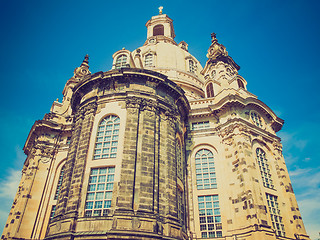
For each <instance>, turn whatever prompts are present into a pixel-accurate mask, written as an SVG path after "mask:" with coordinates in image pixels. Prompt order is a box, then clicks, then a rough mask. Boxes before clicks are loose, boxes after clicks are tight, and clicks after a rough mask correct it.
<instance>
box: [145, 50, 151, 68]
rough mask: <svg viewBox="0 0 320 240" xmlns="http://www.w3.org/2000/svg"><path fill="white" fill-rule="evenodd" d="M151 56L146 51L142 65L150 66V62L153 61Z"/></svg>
mask: <svg viewBox="0 0 320 240" xmlns="http://www.w3.org/2000/svg"><path fill="white" fill-rule="evenodd" d="M152 60H153V56H152V54H151V53H148V54H147V55H146V56H145V57H144V66H145V67H152V63H153V61H152Z"/></svg>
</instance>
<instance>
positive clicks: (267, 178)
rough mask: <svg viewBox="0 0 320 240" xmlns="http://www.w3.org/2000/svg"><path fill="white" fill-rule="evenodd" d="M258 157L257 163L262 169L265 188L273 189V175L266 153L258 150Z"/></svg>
mask: <svg viewBox="0 0 320 240" xmlns="http://www.w3.org/2000/svg"><path fill="white" fill-rule="evenodd" d="M256 156H257V161H258V165H259V168H260V173H261V177H262V182H263V186H265V187H267V188H273V187H274V186H273V182H272V179H271V173H270V168H269V164H268V160H267V158H266V153H265V152H264V151H263V150H262V149H261V148H257V150H256Z"/></svg>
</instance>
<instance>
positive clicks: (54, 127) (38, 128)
mask: <svg viewBox="0 0 320 240" xmlns="http://www.w3.org/2000/svg"><path fill="white" fill-rule="evenodd" d="M49 130H50V131H53V132H57V133H61V132H62V131H63V132H65V133H68V132H69V133H70V132H71V130H72V125H71V124H68V125H64V124H58V123H54V122H52V121H47V120H37V121H36V122H35V123H34V124H33V126H32V128H31V130H30V132H29V135H28V137H27V140H26V142H25V144H24V147H23V151H24V153H25V154H26V155H28V154H29V153H30V150H31V148H32V147H33V146H34V143H35V140H36V139H37V137H39V136H40V135H41V132H42V131H49Z"/></svg>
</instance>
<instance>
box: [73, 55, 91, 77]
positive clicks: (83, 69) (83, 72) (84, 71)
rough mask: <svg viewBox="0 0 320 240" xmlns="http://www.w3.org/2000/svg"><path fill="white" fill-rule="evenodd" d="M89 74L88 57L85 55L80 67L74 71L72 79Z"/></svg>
mask: <svg viewBox="0 0 320 240" xmlns="http://www.w3.org/2000/svg"><path fill="white" fill-rule="evenodd" d="M89 74H91V72H90V71H89V55H88V54H87V55H86V56H85V57H84V60H83V61H82V63H81V65H80V67H77V68H76V69H75V70H74V76H73V77H74V78H78V79H80V78H82V77H84V76H86V75H89Z"/></svg>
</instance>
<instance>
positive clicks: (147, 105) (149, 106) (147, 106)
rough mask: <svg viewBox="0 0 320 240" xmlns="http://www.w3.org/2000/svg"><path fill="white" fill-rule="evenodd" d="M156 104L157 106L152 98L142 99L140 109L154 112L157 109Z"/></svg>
mask: <svg viewBox="0 0 320 240" xmlns="http://www.w3.org/2000/svg"><path fill="white" fill-rule="evenodd" d="M157 106H158V104H157V102H155V101H153V100H147V99H143V101H141V110H148V111H152V112H155V111H156V109H157Z"/></svg>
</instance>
